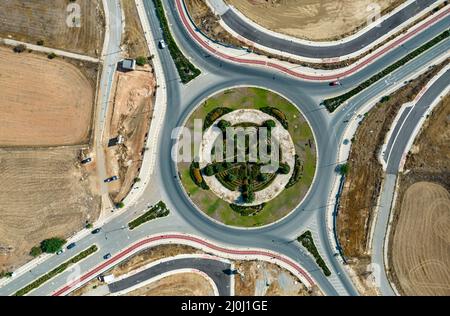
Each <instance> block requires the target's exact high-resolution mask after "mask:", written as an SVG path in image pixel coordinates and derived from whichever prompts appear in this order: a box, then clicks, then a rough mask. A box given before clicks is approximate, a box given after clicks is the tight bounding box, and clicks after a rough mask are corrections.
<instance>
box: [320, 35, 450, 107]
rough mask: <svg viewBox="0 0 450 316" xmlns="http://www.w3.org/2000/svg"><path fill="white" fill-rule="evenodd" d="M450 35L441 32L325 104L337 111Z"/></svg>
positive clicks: (325, 101) (324, 102)
mask: <svg viewBox="0 0 450 316" xmlns="http://www.w3.org/2000/svg"><path fill="white" fill-rule="evenodd" d="M449 35H450V31H448V30H447V31H445V32H443V33H441V34H440V35H438V36H437V37H435V38H434V39H432V40H431V41H429V42H428V43H426V44H424V45H422V46H421V47H419V48H417V49H416V50H414V51H413V52H411V53H409V54H408V55H406V56H405V57H403V58H402V59H400V60H398V61H397V62H395V63H394V64H392V65H390V66H389V67H387V68H385V69H384V70H383V71H381V72H379V73H377V74H376V75H374V76H372V77H371V78H369V79H368V80H366V81H364V82H363V83H361V84H360V85H359V86H357V87H356V88H354V89H352V90H350V91H349V92H346V93H344V94H342V95H340V96H337V97H334V98H330V99H326V100H324V101H323V104H324V105H325V107H326V108H327V109H328V111H330V112H333V111H335V110H336V109H337V108H338V107H339V106H340V105H341V104H342V103H344V102H345V101H347V100H348V99H350V98H351V97H353V96H355V95H356V94H358V93H360V92H361V91H363V90H364V89H366V88H368V87H370V86H371V85H372V84H374V83H375V82H377V81H379V80H380V79H382V78H384V77H385V76H387V75H388V74H390V73H392V72H393V71H394V70H396V69H397V68H400V67H401V66H403V65H404V64H406V63H407V62H408V61H410V60H411V59H413V58H415V57H417V56H419V55H420V54H422V53H423V52H425V51H427V50H428V49H430V48H431V47H433V46H435V45H436V44H438V43H439V42H441V41H443V40H444V39H446V38H447V37H449Z"/></svg>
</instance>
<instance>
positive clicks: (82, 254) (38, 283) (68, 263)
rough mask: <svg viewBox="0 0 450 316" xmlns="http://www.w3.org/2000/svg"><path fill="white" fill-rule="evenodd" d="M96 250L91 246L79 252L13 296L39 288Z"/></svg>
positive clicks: (95, 247)
mask: <svg viewBox="0 0 450 316" xmlns="http://www.w3.org/2000/svg"><path fill="white" fill-rule="evenodd" d="M97 250H98V248H97V246H96V245H93V246H91V247H89V248H88V249H86V250H84V251H82V252H80V253H79V254H78V255H76V256H75V257H73V258H72V259H70V260H68V261H66V262H64V263H63V264H61V265H59V266H58V267H56V268H55V269H53V270H52V271H50V272H49V273H47V274H44V275H43V276H41V277H40V278H38V279H36V280H35V281H33V282H32V283H30V284H28V285H27V286H25V287H24V288H22V289H20V290H18V291H17V292H16V293H15V294H14V296H23V295H25V294H27V293H29V292H31V291H32V290H34V289H36V288H38V287H39V286H41V285H42V284H44V283H45V282H47V281H48V280H50V279H51V278H53V277H55V276H56V275H57V274H60V273H62V272H64V271H65V270H66V269H67V268H68V267H70V266H72V265H74V264H76V263H78V262H80V261H81V260H83V259H84V258H86V257H88V256H89V255H91V254H93V253H94V252H96V251H97Z"/></svg>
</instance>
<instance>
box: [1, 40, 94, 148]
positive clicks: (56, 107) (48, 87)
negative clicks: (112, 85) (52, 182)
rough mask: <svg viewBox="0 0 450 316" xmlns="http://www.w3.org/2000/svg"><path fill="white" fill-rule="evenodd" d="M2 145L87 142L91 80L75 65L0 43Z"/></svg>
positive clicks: (91, 99)
mask: <svg viewBox="0 0 450 316" xmlns="http://www.w3.org/2000/svg"><path fill="white" fill-rule="evenodd" d="M0 68H1V69H2V70H3V71H2V74H1V75H0V91H1V93H0V94H1V95H2V102H1V103H0V112H1V113H2V115H1V116H0V146H8V147H10V146H60V145H74V144H86V143H87V142H88V140H89V134H90V128H91V120H92V119H91V117H92V113H93V104H94V87H95V86H93V84H92V82H91V81H90V80H89V79H88V78H86V76H85V75H84V74H83V73H82V71H80V70H79V69H77V67H75V66H74V65H73V64H71V63H68V62H66V61H64V60H61V59H53V60H49V59H48V58H46V57H45V56H43V55H40V54H34V53H27V52H24V53H22V54H16V53H13V52H12V50H11V49H10V48H9V49H8V48H3V47H0Z"/></svg>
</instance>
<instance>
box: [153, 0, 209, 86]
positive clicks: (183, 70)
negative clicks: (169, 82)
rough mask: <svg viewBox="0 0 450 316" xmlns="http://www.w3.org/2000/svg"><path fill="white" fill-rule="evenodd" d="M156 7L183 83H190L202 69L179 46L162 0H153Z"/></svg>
mask: <svg viewBox="0 0 450 316" xmlns="http://www.w3.org/2000/svg"><path fill="white" fill-rule="evenodd" d="M153 3H154V4H155V7H156V13H157V15H158V18H159V22H160V25H161V29H162V30H163V33H164V39H165V40H166V43H167V47H168V49H169V52H170V55H171V56H172V59H173V61H174V63H175V66H176V67H177V71H178V74H179V75H180V78H181V82H182V83H188V82H189V81H191V80H193V79H195V78H196V77H197V76H199V75H200V73H201V71H200V70H199V69H198V68H196V67H195V66H194V65H193V64H192V63H191V62H190V61H189V59H187V58H186V56H184V55H183V53H182V52H181V50H180V48H179V47H178V45H177V43H176V42H175V39H174V38H173V36H172V33H171V32H170V28H169V23H168V22H167V18H166V15H165V13H164V7H163V4H162V1H161V0H153Z"/></svg>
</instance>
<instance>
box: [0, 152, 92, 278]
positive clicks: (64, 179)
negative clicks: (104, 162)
mask: <svg viewBox="0 0 450 316" xmlns="http://www.w3.org/2000/svg"><path fill="white" fill-rule="evenodd" d="M78 153H79V149H78V148H49V149H32V150H31V149H23V150H9V149H0V174H1V175H2V186H1V187H0V201H2V203H1V204H0V216H1V221H0V271H13V270H14V269H15V268H17V267H18V265H20V264H23V263H25V262H26V261H27V260H29V259H30V258H31V257H29V255H28V253H29V251H30V249H31V248H32V247H33V246H35V245H37V244H38V243H39V242H41V241H42V240H43V239H46V238H49V237H54V236H61V237H67V236H69V235H71V234H73V233H75V232H77V231H79V230H80V229H81V228H82V227H83V225H84V224H85V223H86V221H92V220H95V219H96V218H97V217H98V213H99V207H100V199H99V198H98V197H96V196H95V195H94V194H95V188H94V185H93V184H92V181H91V179H90V178H89V176H88V174H86V172H85V171H84V169H81V167H80V166H79V164H78V162H77V161H78V160H77V157H78Z"/></svg>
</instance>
